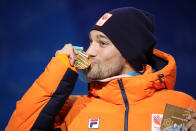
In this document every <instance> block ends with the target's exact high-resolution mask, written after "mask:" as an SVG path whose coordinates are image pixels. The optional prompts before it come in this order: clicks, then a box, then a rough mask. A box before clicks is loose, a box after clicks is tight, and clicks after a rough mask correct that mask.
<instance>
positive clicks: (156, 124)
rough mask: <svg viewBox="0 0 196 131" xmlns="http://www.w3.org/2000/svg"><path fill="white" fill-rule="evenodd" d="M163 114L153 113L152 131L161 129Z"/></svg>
mask: <svg viewBox="0 0 196 131" xmlns="http://www.w3.org/2000/svg"><path fill="white" fill-rule="evenodd" d="M162 118H163V114H152V127H151V131H160V127H161V121H162Z"/></svg>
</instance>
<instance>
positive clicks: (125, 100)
mask: <svg viewBox="0 0 196 131" xmlns="http://www.w3.org/2000/svg"><path fill="white" fill-rule="evenodd" d="M118 84H119V86H120V90H121V94H122V97H123V100H124V103H125V123H124V131H128V115H129V101H128V99H127V95H126V92H125V88H124V85H123V82H122V79H120V80H118Z"/></svg>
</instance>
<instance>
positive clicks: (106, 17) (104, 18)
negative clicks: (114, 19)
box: [96, 13, 112, 26]
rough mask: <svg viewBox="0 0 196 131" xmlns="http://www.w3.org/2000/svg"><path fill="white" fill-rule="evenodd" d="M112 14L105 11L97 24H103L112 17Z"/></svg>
mask: <svg viewBox="0 0 196 131" xmlns="http://www.w3.org/2000/svg"><path fill="white" fill-rule="evenodd" d="M111 16H112V14H110V13H105V14H104V15H103V16H102V17H101V18H100V19H99V20H98V21H97V23H96V25H97V26H103V25H104V23H105V22H106V21H107V20H109V19H110V17H111Z"/></svg>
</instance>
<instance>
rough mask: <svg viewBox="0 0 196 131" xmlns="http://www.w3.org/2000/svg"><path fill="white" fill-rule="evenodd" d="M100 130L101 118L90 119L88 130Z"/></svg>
mask: <svg viewBox="0 0 196 131" xmlns="http://www.w3.org/2000/svg"><path fill="white" fill-rule="evenodd" d="M97 128H99V118H89V119H88V129H97Z"/></svg>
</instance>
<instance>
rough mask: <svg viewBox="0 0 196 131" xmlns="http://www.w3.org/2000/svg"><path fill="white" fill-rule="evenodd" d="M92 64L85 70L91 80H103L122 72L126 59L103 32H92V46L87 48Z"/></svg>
mask: <svg viewBox="0 0 196 131" xmlns="http://www.w3.org/2000/svg"><path fill="white" fill-rule="evenodd" d="M86 53H87V55H88V56H89V58H90V61H91V66H90V68H89V69H88V70H87V71H86V72H85V74H86V76H87V78H88V79H89V80H101V79H105V78H108V77H111V76H115V75H119V74H121V72H122V69H123V65H124V63H125V59H124V58H123V57H122V55H121V54H120V52H119V51H118V49H117V48H116V47H115V46H114V44H113V43H112V42H111V41H110V40H109V38H108V37H107V36H106V35H105V34H104V33H102V32H100V31H97V30H92V31H91V32H90V46H89V48H88V50H87V52H86Z"/></svg>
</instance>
